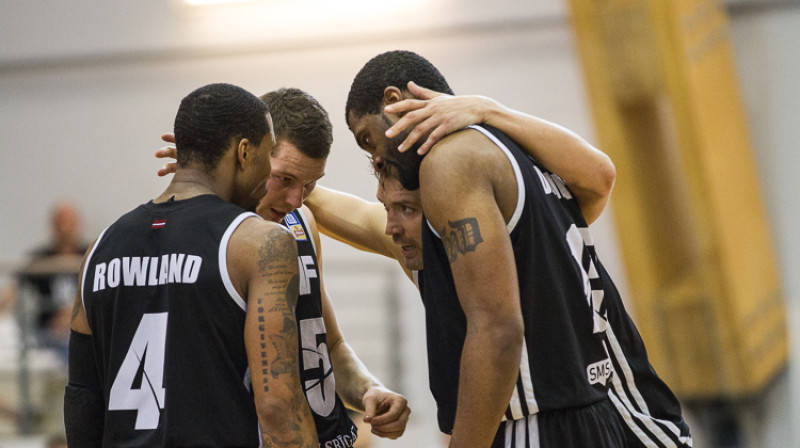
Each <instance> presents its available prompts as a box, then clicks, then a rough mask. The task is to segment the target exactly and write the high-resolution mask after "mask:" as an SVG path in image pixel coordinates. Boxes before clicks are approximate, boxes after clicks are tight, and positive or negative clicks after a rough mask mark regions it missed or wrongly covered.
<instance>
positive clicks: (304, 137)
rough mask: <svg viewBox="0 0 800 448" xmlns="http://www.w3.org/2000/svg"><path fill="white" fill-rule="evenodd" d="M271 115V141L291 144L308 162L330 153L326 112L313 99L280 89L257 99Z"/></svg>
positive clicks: (288, 89)
mask: <svg viewBox="0 0 800 448" xmlns="http://www.w3.org/2000/svg"><path fill="white" fill-rule="evenodd" d="M261 99H262V100H263V101H264V102H265V103H267V105H269V110H270V111H271V113H272V125H273V126H274V128H275V139H276V140H284V141H286V142H288V143H291V144H293V145H294V146H296V147H297V149H298V150H299V151H300V152H301V153H303V154H304V155H306V156H308V157H310V158H312V159H325V158H327V157H328V154H330V152H331V144H332V143H333V126H331V120H330V118H328V112H326V111H325V108H323V107H322V105H321V104H319V101H317V100H316V99H315V98H314V97H313V96H311V95H309V94H308V93H306V92H304V91H302V90H300V89H296V88H280V89H278V90H273V91H272V92H269V93H265V94H264V95H261Z"/></svg>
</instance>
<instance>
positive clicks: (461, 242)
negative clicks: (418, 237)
mask: <svg viewBox="0 0 800 448" xmlns="http://www.w3.org/2000/svg"><path fill="white" fill-rule="evenodd" d="M447 226H448V227H449V228H443V229H442V230H440V231H439V235H441V236H442V244H444V248H445V250H446V251H447V258H448V259H449V260H450V263H453V262H454V261H456V258H457V257H458V255H459V254H466V253H467V252H472V251H474V250H475V248H476V247H477V246H478V244H480V243H482V242H483V238H481V229H480V227H479V226H478V220H477V219H475V218H464V219H459V220H458V221H447Z"/></svg>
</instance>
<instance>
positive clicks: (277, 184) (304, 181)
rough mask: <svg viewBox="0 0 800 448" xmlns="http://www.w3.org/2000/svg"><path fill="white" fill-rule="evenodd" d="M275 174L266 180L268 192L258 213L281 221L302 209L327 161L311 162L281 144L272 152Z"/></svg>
mask: <svg viewBox="0 0 800 448" xmlns="http://www.w3.org/2000/svg"><path fill="white" fill-rule="evenodd" d="M271 162H272V172H271V174H270V176H269V180H268V181H267V193H266V194H265V195H264V197H263V198H262V199H261V202H259V204H258V207H257V208H256V213H258V214H259V215H261V216H262V217H263V218H264V219H267V220H270V221H274V222H278V221H280V220H281V219H283V217H284V216H286V214H287V213H289V212H291V211H293V210H295V209H297V208H300V206H302V205H303V201H304V200H305V199H306V198H307V197H308V195H309V194H311V192H312V191H314V187H316V186H317V180H319V179H320V178H321V177H322V176H324V175H325V162H326V160H325V159H312V158H311V157H308V156H306V155H305V154H303V153H302V152H300V150H299V149H297V147H296V146H294V145H293V144H291V143H288V142H286V141H283V140H282V141H280V142H278V144H277V145H276V146H275V149H274V150H273V152H272V158H271Z"/></svg>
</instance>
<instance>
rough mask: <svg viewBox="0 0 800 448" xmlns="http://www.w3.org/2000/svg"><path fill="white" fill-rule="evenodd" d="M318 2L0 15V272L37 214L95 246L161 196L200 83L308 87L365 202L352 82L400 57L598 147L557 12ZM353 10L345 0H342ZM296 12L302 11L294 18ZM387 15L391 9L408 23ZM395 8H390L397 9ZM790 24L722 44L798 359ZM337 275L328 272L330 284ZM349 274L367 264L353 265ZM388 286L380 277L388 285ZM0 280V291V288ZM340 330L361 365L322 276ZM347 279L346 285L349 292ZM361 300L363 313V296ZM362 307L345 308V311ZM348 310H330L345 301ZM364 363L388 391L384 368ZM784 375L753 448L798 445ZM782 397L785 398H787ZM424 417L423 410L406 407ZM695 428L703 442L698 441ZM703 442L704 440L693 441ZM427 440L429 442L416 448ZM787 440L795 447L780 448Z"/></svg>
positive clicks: (790, 18) (409, 306)
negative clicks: (739, 90)
mask: <svg viewBox="0 0 800 448" xmlns="http://www.w3.org/2000/svg"><path fill="white" fill-rule="evenodd" d="M316 1H317V0H297V1H295V2H288V0H275V2H274V3H271V4H269V5H267V6H260V7H259V8H260V9H259V10H258V12H257V13H253V12H249V13H246V11H243V10H236V9H234V10H233V11H232V12H231V11H218V10H217V11H214V12H213V13H210V14H205V13H197V12H193V11H190V10H187V9H186V8H185V7H179V6H177V5H176V4H175V3H174V2H172V1H171V0H161V1H160V0H141V1H138V2H121V1H116V2H115V1H87V0H73V1H63V0H38V1H35V2H31V1H24V0H16V1H5V2H3V7H2V9H3V13H2V14H0V198H2V199H0V228H2V229H3V236H2V237H1V238H0V270H2V267H3V266H6V267H7V266H10V265H13V264H14V263H15V262H17V260H19V259H20V257H21V256H23V255H24V254H25V252H26V251H27V250H29V249H30V248H31V247H33V246H34V245H36V244H38V243H40V242H42V241H43V239H44V238H45V236H46V234H47V220H46V216H47V208H48V206H49V204H50V203H51V202H52V201H53V200H55V199H57V198H60V197H70V198H75V199H76V200H77V201H78V203H79V205H80V207H81V209H82V210H83V212H84V221H85V228H86V237H87V238H93V237H94V236H95V235H97V233H99V231H100V230H102V228H103V227H105V226H106V225H108V224H109V223H110V222H112V221H113V220H114V219H115V218H116V217H117V216H118V215H120V214H121V213H123V212H124V211H127V210H128V209H130V208H132V207H134V206H135V205H137V204H139V203H140V202H143V201H146V200H147V199H149V198H151V197H153V196H155V195H156V194H158V192H160V191H161V189H163V188H164V186H165V185H166V182H167V181H166V180H163V179H158V178H156V176H155V171H156V169H157V168H158V167H159V166H160V165H161V163H160V162H158V161H156V160H155V159H153V158H152V153H153V152H154V151H155V150H156V149H157V148H158V147H160V146H161V145H162V143H161V142H160V141H159V136H160V134H161V133H162V132H165V131H170V130H171V129H172V120H173V118H174V114H175V111H176V110H177V106H178V103H179V101H180V99H181V98H182V97H183V96H185V95H186V94H187V93H189V92H190V91H191V90H193V89H194V88H196V87H199V86H200V85H203V84H205V83H208V82H219V81H224V82H232V83H234V84H238V85H241V86H243V87H245V88H247V89H249V90H251V91H253V92H254V93H256V94H261V93H264V92H266V91H268V90H271V89H274V88H277V87H281V86H296V87H300V88H303V89H304V90H306V91H308V92H309V93H311V94H312V95H314V96H315V97H317V98H318V99H319V100H320V102H321V103H322V104H323V106H325V107H326V108H327V109H328V111H329V113H330V115H331V119H332V121H333V124H334V146H333V150H332V155H331V157H330V159H329V162H328V169H327V173H328V174H327V175H326V177H325V179H324V182H323V183H324V184H325V185H328V186H331V187H334V188H339V189H343V190H346V191H350V192H353V193H355V194H358V195H360V196H362V197H365V198H373V197H374V191H375V183H374V180H373V179H372V178H371V177H370V176H369V165H368V163H367V161H366V159H365V158H364V156H363V154H362V153H361V151H359V150H358V149H357V147H356V146H355V145H354V144H353V139H352V136H351V135H350V133H349V131H348V130H347V127H346V125H345V123H344V118H343V115H344V102H345V98H346V95H347V91H348V88H349V86H350V82H351V80H352V77H353V76H354V75H355V73H356V72H357V71H358V69H359V68H360V67H361V66H362V65H363V63H365V62H366V61H367V60H368V59H369V58H370V57H372V56H374V55H375V54H377V53H378V52H381V51H385V50H390V49H397V48H405V49H410V50H414V51H417V52H419V53H421V54H423V55H425V56H426V57H428V58H429V59H430V60H431V61H432V62H434V63H435V64H436V65H437V66H438V67H439V68H440V69H441V70H442V72H443V73H444V74H445V76H447V78H448V80H449V82H450V84H451V86H452V87H453V88H454V90H456V92H458V93H481V94H486V95H489V96H493V97H495V98H497V99H498V100H500V101H502V102H504V103H506V104H508V105H509V106H512V107H515V108H518V109H521V110H525V111H527V112H530V113H534V114H537V115H540V116H542V117H545V118H548V119H550V120H553V121H556V122H559V123H561V124H563V125H565V126H567V127H569V128H571V129H573V130H575V131H577V132H578V133H580V134H582V135H584V136H586V137H587V138H589V139H590V140H593V130H592V124H591V121H590V120H591V117H590V115H589V111H588V107H587V103H586V101H587V100H586V97H585V92H584V85H583V81H582V77H581V76H582V75H581V73H580V66H579V65H578V61H577V58H576V57H575V52H574V47H573V45H574V43H573V40H572V36H571V34H570V30H569V28H568V26H567V22H566V17H565V14H566V7H565V5H563V4H562V3H561V1H559V0H538V1H530V0H528V1H526V0H503V1H500V2H486V1H478V0H430V1H426V2H414V1H407V2H395V3H397V5H394V6H387V7H386V8H387V9H385V10H379V9H378V6H376V5H380V3H381V2H374V1H373V2H365V3H362V4H361V6H359V7H358V9H355V8H347V7H346V6H345V5H347V4H349V3H345V1H344V0H342V1H340V2H335V3H336V4H337V5H338V8H337V9H336V10H330V9H325V7H324V3H330V2H322V0H319V3H314V2H316ZM352 1H355V0H352ZM292 4H295V5H297V4H299V5H300V9H297V10H289V9H285V8H291V7H292V6H291V5H292ZM398 5H402V6H403V9H401V8H400V7H399V6H398ZM392 8H394V9H392ZM799 14H800V11H799V10H798V8H786V9H781V10H763V11H762V10H755V11H744V12H741V13H738V14H735V15H734V16H733V17H732V20H733V23H732V33H733V39H734V43H735V46H736V50H737V59H738V63H739V69H740V73H741V78H742V84H743V93H744V98H745V101H746V104H747V109H748V113H749V118H750V123H751V130H752V135H753V143H754V147H755V150H756V157H757V160H758V163H759V166H758V169H759V172H760V174H761V179H762V181H763V185H764V191H765V196H766V199H767V204H768V208H769V212H770V217H771V220H772V226H773V229H774V232H775V238H776V246H777V250H778V255H779V260H780V263H781V269H782V272H783V278H784V282H785V287H786V288H785V291H786V295H787V298H788V299H789V303H790V312H791V313H792V316H793V319H792V320H791V323H792V324H793V325H792V326H791V328H792V332H793V333H792V334H793V338H794V339H793V341H794V346H795V347H798V346H800V343H798V341H800V337H798V327H797V325H796V324H794V322H798V321H800V320H798V318H800V283H798V282H800V278H798V277H797V276H795V275H791V274H792V273H793V272H796V271H797V270H798V269H800V238H799V237H798V236H796V232H795V229H796V228H798V226H797V224H800V223H798V216H800V206H798V202H797V200H796V199H795V196H796V194H797V193H796V192H798V191H800V188H799V187H800V185H798V181H797V177H796V174H795V172H796V171H797V169H798V168H800V163H798V162H800V151H798V149H800V148H798V144H797V142H798V141H800V135H798V133H799V132H800V130H799V129H800V126H798V122H797V118H796V117H797V114H796V110H797V104H800V93H799V92H800V89H798V87H797V85H796V80H797V79H800V67H799V66H798V64H799V63H800V62H798V61H799V60H800V58H797V57H796V55H797V54H798V50H799V48H798V42H800V36H798V34H800V15H799ZM593 227H595V229H594V233H595V237H596V240H597V241H598V245H599V250H600V253H601V256H602V257H603V258H604V261H605V262H606V264H607V265H608V268H609V270H610V271H611V272H612V274H614V275H616V277H617V279H618V280H619V283H620V286H621V287H622V288H621V289H623V292H625V290H626V289H625V287H624V286H625V281H624V272H623V271H622V268H621V265H620V261H619V257H618V249H617V243H616V239H615V238H616V235H615V234H614V232H613V231H612V227H613V217H612V216H611V214H610V212H608V211H607V212H606V215H605V216H604V217H603V218H602V219H601V221H600V222H599V223H598V224H596V225H595V226H593ZM324 245H325V251H326V260H327V264H328V266H332V265H334V264H336V263H337V262H342V263H344V260H346V263H347V266H362V264H360V263H369V262H371V260H372V259H371V258H368V257H367V258H365V257H366V256H364V255H361V254H358V253H355V252H354V251H352V250H350V249H349V248H346V247H344V246H342V245H340V244H338V243H336V242H333V241H330V240H326V241H325V243H324ZM342 269H346V268H329V269H328V276H329V277H331V276H332V275H333V274H334V273H336V274H337V275H352V273H349V274H348V273H346V272H345V273H342ZM355 269H360V268H355ZM390 276H391V274H390ZM0 281H1V279H0ZM404 282H405V281H404V280H402V279H401V280H400V284H402V285H404V286H402V287H401V288H402V291H401V293H400V294H401V296H402V298H404V299H406V300H402V301H401V302H402V303H403V307H404V308H403V310H402V314H403V315H404V316H405V318H406V320H405V322H406V323H405V325H406V326H405V327H404V330H405V333H404V334H405V335H406V336H407V338H408V343H407V345H406V346H405V347H403V356H404V358H405V359H406V360H408V361H409V365H408V366H407V367H408V368H407V373H408V375H409V376H408V378H410V379H408V380H404V381H403V387H404V388H405V390H404V392H406V393H407V394H408V395H409V398H411V399H412V407H413V408H414V413H415V424H418V425H419V428H420V429H414V430H413V434H411V437H412V438H408V439H406V440H405V442H402V441H401V442H396V443H394V444H391V445H393V446H425V443H430V444H432V443H434V442H435V441H436V440H435V438H434V439H433V441H431V437H433V436H431V435H430V434H432V432H433V429H432V427H431V424H432V419H433V415H434V414H433V409H432V405H431V404H430V399H429V398H428V397H427V391H426V390H427V386H426V384H425V374H424V368H425V358H424V345H423V340H422V337H421V332H422V327H421V324H420V321H419V316H420V313H421V306H420V305H419V303H418V299H417V298H416V297H414V292H413V289H409V288H408V285H407V284H406V283H404ZM329 283H330V286H331V292H332V294H333V295H334V300H336V303H337V307H338V309H339V314H340V319H341V320H342V321H343V326H344V331H345V332H346V334H347V335H348V336H349V337H350V339H351V342H352V343H353V345H355V346H356V350H357V351H364V352H365V353H371V352H374V351H375V349H374V347H370V346H369V344H368V343H366V342H364V341H363V340H364V339H365V338H363V337H357V336H354V334H353V333H354V331H355V332H356V333H358V332H359V331H360V330H358V329H357V328H356V329H355V330H354V331H350V330H349V328H355V326H356V325H358V323H359V319H349V320H348V318H347V317H346V312H345V311H346V309H347V307H348V303H352V301H350V302H348V301H349V300H350V299H349V298H348V297H346V296H345V295H346V294H348V293H347V292H346V291H348V290H347V289H346V285H342V283H343V282H337V281H336V280H335V279H334V278H333V277H331V280H329ZM345 283H346V282H345ZM363 299H364V298H363V297H362V298H361V299H357V300H363ZM353 300H356V299H353ZM340 304H341V305H340ZM365 358H367V359H366V361H367V363H368V364H369V365H370V367H371V368H373V369H374V370H375V371H376V373H378V374H380V375H381V376H382V377H386V376H388V375H390V372H386V364H385V363H384V361H383V359H382V357H381V356H380V354H378V355H373V354H370V355H369V356H366V357H365ZM796 370H797V369H793V370H790V372H789V375H788V376H787V377H786V378H783V379H781V381H780V382H779V384H778V385H777V387H776V389H775V390H777V391H778V392H773V393H772V395H770V396H769V397H768V399H767V400H766V403H767V404H766V405H764V408H763V412H761V414H763V416H764V417H763V418H764V419H766V421H765V422H760V421H759V419H761V418H762V417H758V416H752V415H751V416H749V417H748V416H744V418H746V419H747V418H749V419H750V420H748V421H751V422H759V423H761V424H759V425H755V424H752V425H750V426H751V427H756V426H757V427H758V429H748V431H749V432H748V438H749V439H748V440H749V441H750V445H748V446H797V445H798V444H800V432H798V431H800V430H799V429H797V428H796V425H791V424H790V422H791V421H792V416H794V420H797V418H800V412H799V411H798V409H797V405H796V403H797V401H798V400H797V399H796V398H794V397H797V396H798V395H800V390H798V385H800V374H798V372H797V371H796ZM787 391H788V392H787ZM415 403H417V404H415ZM695 432H698V429H697V428H696V429H695ZM699 432H700V434H699V435H700V438H701V439H702V429H699ZM423 441H424V442H423ZM792 441H794V442H795V443H791V442H792ZM696 446H699V445H696Z"/></svg>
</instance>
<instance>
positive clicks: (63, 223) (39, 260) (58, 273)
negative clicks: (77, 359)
mask: <svg viewBox="0 0 800 448" xmlns="http://www.w3.org/2000/svg"><path fill="white" fill-rule="evenodd" d="M50 231H51V235H50V241H49V242H48V243H47V245H45V246H42V247H40V248H37V249H36V250H34V251H33V252H32V253H31V259H30V262H29V263H28V264H27V265H25V266H24V267H23V268H22V269H21V270H20V272H19V274H18V278H17V282H10V284H9V285H8V286H7V287H6V288H5V290H4V291H3V297H2V300H0V310H3V309H8V308H10V307H11V305H12V304H13V303H14V302H15V301H16V300H17V298H18V296H19V295H20V293H21V292H22V289H23V288H28V290H29V291H30V292H31V294H30V299H31V300H33V303H30V304H17V305H18V306H20V305H26V306H25V309H26V310H31V311H30V313H31V314H32V315H30V316H27V318H28V322H30V323H31V325H32V326H33V332H34V335H35V336H36V341H37V342H38V344H39V346H40V347H41V348H49V349H53V350H55V351H57V352H58V353H59V354H60V355H63V356H64V359H65V360H66V349H67V341H68V339H69V324H70V312H71V310H70V309H71V307H72V303H73V300H74V299H75V294H76V292H77V290H78V270H79V269H80V262H81V258H82V256H83V254H84V252H86V249H87V245H86V244H85V243H84V242H83V240H82V238H81V220H80V214H79V212H78V209H77V207H76V206H75V204H73V203H72V202H69V201H59V202H57V203H55V204H54V205H53V207H52V210H51V213H50ZM23 316H24V315H23Z"/></svg>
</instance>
